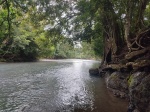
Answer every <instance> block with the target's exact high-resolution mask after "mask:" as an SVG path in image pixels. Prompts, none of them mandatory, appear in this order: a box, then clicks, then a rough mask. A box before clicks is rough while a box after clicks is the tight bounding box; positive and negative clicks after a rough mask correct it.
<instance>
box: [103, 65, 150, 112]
mask: <svg viewBox="0 0 150 112" xmlns="http://www.w3.org/2000/svg"><path fill="white" fill-rule="evenodd" d="M104 78H105V81H106V85H107V88H108V89H109V90H110V91H111V92H112V94H113V95H114V96H116V97H119V98H121V99H125V100H128V101H129V106H128V112H150V69H149V68H147V70H137V71H132V72H120V71H114V72H112V71H107V72H106V73H105V75H104Z"/></svg>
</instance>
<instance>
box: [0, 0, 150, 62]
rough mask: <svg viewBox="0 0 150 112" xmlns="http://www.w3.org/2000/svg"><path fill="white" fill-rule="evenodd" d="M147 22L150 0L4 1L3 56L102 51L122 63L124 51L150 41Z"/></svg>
mask: <svg viewBox="0 0 150 112" xmlns="http://www.w3.org/2000/svg"><path fill="white" fill-rule="evenodd" d="M149 26H150V1H149V0H1V1H0V43H1V44H0V58H1V61H3V60H6V61H31V60H36V59H37V58H94V57H101V56H102V55H103V57H104V59H103V60H104V62H105V63H110V62H111V63H118V61H119V60H118V59H121V60H122V58H123V57H125V54H123V52H132V51H137V50H142V49H144V48H147V47H148V46H149V43H150V39H149V37H150V36H149V35H150V34H149V33H148V32H149V30H150V29H149V28H150V27H149ZM76 41H77V42H78V41H79V42H81V44H82V48H75V47H74V44H75V43H76Z"/></svg>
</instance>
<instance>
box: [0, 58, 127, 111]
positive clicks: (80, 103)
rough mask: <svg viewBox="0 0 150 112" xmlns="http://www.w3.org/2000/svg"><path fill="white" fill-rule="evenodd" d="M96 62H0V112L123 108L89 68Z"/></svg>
mask: <svg viewBox="0 0 150 112" xmlns="http://www.w3.org/2000/svg"><path fill="white" fill-rule="evenodd" d="M98 65H99V62H97V61H87V60H59V61H56V60H43V61H42V62H34V63H9V64H8V63H5V64H4V63H3V64H0V112H21V111H22V112H126V106H127V103H126V102H124V101H122V100H120V99H117V98H114V97H112V96H111V95H110V94H109V93H108V91H107V89H106V87H105V83H104V81H103V79H101V78H97V77H90V75H89V73H88V70H89V68H91V67H93V66H97V67H98Z"/></svg>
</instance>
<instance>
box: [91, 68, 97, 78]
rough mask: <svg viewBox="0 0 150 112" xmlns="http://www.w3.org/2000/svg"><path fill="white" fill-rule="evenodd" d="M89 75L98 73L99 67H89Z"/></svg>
mask: <svg viewBox="0 0 150 112" xmlns="http://www.w3.org/2000/svg"><path fill="white" fill-rule="evenodd" d="M89 73H90V75H97V76H98V75H99V69H98V68H91V69H89Z"/></svg>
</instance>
